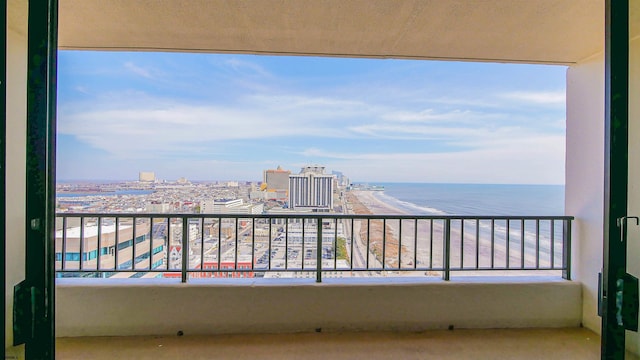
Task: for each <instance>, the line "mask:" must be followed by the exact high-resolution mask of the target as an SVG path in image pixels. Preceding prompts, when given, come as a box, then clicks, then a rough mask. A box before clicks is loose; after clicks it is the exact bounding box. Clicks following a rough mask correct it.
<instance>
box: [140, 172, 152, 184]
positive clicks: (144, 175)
mask: <svg viewBox="0 0 640 360" xmlns="http://www.w3.org/2000/svg"><path fill="white" fill-rule="evenodd" d="M138 180H139V181H144V182H154V181H156V174H155V173H154V172H151V171H140V174H139V175H138Z"/></svg>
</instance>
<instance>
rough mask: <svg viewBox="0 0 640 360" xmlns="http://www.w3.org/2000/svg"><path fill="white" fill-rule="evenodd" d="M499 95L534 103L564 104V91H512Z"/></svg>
mask: <svg viewBox="0 0 640 360" xmlns="http://www.w3.org/2000/svg"><path fill="white" fill-rule="evenodd" d="M500 96H501V97H503V98H506V99H511V100H515V101H520V102H525V103H531V104H535V105H555V106H560V105H565V103H566V92H564V91H513V92H508V93H503V94H500Z"/></svg>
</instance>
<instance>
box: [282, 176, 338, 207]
mask: <svg viewBox="0 0 640 360" xmlns="http://www.w3.org/2000/svg"><path fill="white" fill-rule="evenodd" d="M333 179H334V175H330V174H325V173H324V166H306V167H303V168H302V169H301V170H300V174H295V175H289V207H290V208H291V209H293V210H298V209H312V210H313V211H316V212H324V211H331V210H333Z"/></svg>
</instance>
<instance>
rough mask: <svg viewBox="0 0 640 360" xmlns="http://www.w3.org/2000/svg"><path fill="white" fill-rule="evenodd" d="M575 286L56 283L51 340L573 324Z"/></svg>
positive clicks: (577, 304) (551, 282) (490, 281)
mask: <svg viewBox="0 0 640 360" xmlns="http://www.w3.org/2000/svg"><path fill="white" fill-rule="evenodd" d="M581 316H582V286H581V284H580V283H579V282H574V281H565V280H561V279H558V278H555V279H554V278H544V279H542V278H539V277H510V278H493V277H459V278H458V277H454V278H452V280H451V281H442V280H438V279H433V280H431V279H429V280H425V279H415V278H414V279H411V278H404V279H396V278H393V279H390V278H387V279H366V280H363V279H357V280H355V279H326V280H325V281H324V282H322V283H315V282H314V280H313V279H296V280H295V281H293V280H289V279H286V281H283V279H260V280H250V279H245V280H244V281H240V280H228V281H216V282H215V283H214V282H212V281H210V280H209V281H205V280H198V281H196V280H193V281H191V282H189V283H184V284H183V283H180V282H179V281H178V280H176V279H171V280H169V279H130V280H127V279H118V280H115V279H114V280H110V279H93V280H91V279H58V280H57V286H56V336H58V337H79V336H136V335H175V334H176V333H177V332H178V331H182V332H183V333H184V334H192V335H206V334H248V333H294V332H310V331H315V330H316V329H322V331H424V330H433V329H446V328H448V327H449V326H454V327H455V328H558V327H577V326H579V325H580V323H581V321H582V318H581Z"/></svg>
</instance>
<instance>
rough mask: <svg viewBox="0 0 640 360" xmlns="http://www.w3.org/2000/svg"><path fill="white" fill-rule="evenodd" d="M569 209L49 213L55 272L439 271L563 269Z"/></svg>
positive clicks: (566, 267)
mask: <svg viewBox="0 0 640 360" xmlns="http://www.w3.org/2000/svg"><path fill="white" fill-rule="evenodd" d="M572 220H573V217H571V216H455V215H452V216H448V215H447V216H445V215H438V216H405V215H344V214H313V215H306V214H305V215H232V214H113V213H111V214H108V213H101V214H94V213H86V214H78V213H61V214H57V215H56V230H57V231H56V269H57V272H58V277H78V276H86V277H175V278H180V279H181V281H183V282H186V281H187V280H188V279H193V278H209V277H211V278H220V277H225V278H226V277H232V278H237V277H242V278H245V277H251V278H253V277H309V276H311V277H313V275H314V274H315V278H316V281H317V282H321V281H322V277H323V276H327V275H328V276H337V275H339V274H343V275H344V274H346V275H347V276H376V275H383V276H402V275H408V274H412V275H420V276H441V277H442V278H443V279H444V280H449V278H450V275H451V272H470V273H478V272H485V271H486V272H489V271H493V274H496V273H497V272H499V271H509V272H511V271H520V272H522V273H527V274H528V273H530V272H535V273H536V274H537V273H544V272H549V271H551V272H554V273H557V274H558V275H561V276H562V277H563V278H564V279H570V278H571V274H570V269H571V221H572Z"/></svg>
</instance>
